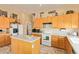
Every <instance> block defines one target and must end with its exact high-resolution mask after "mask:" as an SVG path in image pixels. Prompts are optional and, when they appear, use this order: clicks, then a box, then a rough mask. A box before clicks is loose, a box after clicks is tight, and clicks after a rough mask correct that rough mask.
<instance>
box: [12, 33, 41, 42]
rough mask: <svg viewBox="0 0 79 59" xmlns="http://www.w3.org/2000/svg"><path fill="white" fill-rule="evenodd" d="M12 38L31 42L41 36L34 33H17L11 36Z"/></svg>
mask: <svg viewBox="0 0 79 59" xmlns="http://www.w3.org/2000/svg"><path fill="white" fill-rule="evenodd" d="M11 38H14V39H19V40H23V41H26V42H30V43H33V42H34V41H36V40H38V39H40V37H34V36H32V35H16V36H11Z"/></svg>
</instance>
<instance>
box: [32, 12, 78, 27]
mask: <svg viewBox="0 0 79 59" xmlns="http://www.w3.org/2000/svg"><path fill="white" fill-rule="evenodd" d="M47 22H51V23H52V27H54V28H79V23H78V22H79V14H78V13H73V14H66V15H61V16H50V17H47V18H39V19H35V20H34V25H33V27H34V28H42V25H43V23H47ZM38 24H39V25H38Z"/></svg>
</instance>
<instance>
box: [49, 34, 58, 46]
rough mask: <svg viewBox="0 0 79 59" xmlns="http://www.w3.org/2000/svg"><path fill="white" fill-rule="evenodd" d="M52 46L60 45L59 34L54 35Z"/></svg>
mask: <svg viewBox="0 0 79 59" xmlns="http://www.w3.org/2000/svg"><path fill="white" fill-rule="evenodd" d="M51 46H53V47H59V45H58V36H55V35H52V40H51Z"/></svg>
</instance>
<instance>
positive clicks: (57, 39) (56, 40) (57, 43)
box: [51, 35, 65, 49]
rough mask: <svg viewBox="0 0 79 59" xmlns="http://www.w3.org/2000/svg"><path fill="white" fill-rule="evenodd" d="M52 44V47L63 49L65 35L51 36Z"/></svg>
mask: <svg viewBox="0 0 79 59" xmlns="http://www.w3.org/2000/svg"><path fill="white" fill-rule="evenodd" d="M51 43H52V46H53V47H57V48H61V49H65V44H64V43H65V37H64V36H57V35H56V36H55V35H53V36H52V42H51Z"/></svg>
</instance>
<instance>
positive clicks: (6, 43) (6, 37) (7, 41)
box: [4, 35, 11, 45]
mask: <svg viewBox="0 0 79 59" xmlns="http://www.w3.org/2000/svg"><path fill="white" fill-rule="evenodd" d="M4 39H5V41H4V42H5V45H9V44H10V43H11V39H10V36H9V35H4Z"/></svg>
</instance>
